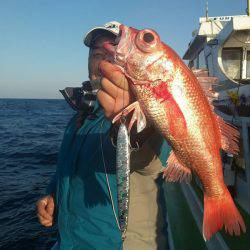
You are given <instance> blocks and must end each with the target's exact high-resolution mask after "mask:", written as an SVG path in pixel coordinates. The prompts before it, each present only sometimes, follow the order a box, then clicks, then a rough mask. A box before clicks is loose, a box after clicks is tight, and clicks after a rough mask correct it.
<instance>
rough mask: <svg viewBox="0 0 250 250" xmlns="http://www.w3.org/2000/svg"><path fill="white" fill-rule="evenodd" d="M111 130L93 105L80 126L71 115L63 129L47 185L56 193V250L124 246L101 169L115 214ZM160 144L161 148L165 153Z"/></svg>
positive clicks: (103, 248)
mask: <svg viewBox="0 0 250 250" xmlns="http://www.w3.org/2000/svg"><path fill="white" fill-rule="evenodd" d="M109 129H110V122H109V121H108V120H107V119H106V118H105V117H104V112H103V110H102V109H101V108H100V106H99V105H98V104H97V105H96V108H95V112H94V115H90V116H87V117H86V118H85V119H84V122H83V125H82V126H81V128H80V129H77V127H76V116H74V117H73V118H72V119H71V121H70V122H69V124H68V126H67V128H66V130H65V134H64V138H63V141H62V145H61V149H60V153H59V157H58V164H57V171H56V174H55V176H54V178H53V180H52V182H51V183H50V185H49V187H48V189H47V193H48V194H51V193H54V194H55V198H56V206H57V211H58V213H57V216H58V219H57V221H58V231H59V235H60V239H59V245H60V250H64V249H65V250H66V249H67V250H70V249H72V250H73V249H77V250H79V249H84V250H91V249H95V250H98V249H102V250H106V249H109V250H110V249H117V250H119V249H122V240H121V234H120V231H119V229H118V226H117V223H116V220H115V216H114V211H113V208H112V205H111V202H110V196H109V191H108V185H107V180H106V174H105V170H104V167H106V170H107V176H108V180H109V185H110V190H111V193H112V199H113V202H114V205H115V213H116V214H118V210H117V186H116V176H115V148H114V146H113V145H112V143H111V140H110V136H109ZM162 148H163V150H161V152H160V153H161V155H162V156H165V158H166V156H167V153H166V150H164V147H162ZM165 149H167V150H168V147H165ZM102 150H103V152H102ZM102 153H103V154H102ZM102 155H103V156H104V159H103V157H102ZM160 158H161V159H162V161H163V162H165V160H166V159H164V157H160ZM104 162H105V166H104Z"/></svg>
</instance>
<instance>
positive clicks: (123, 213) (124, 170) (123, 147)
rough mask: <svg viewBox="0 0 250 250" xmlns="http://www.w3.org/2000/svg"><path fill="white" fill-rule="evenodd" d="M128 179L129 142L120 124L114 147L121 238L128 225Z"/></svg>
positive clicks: (124, 128)
mask: <svg viewBox="0 0 250 250" xmlns="http://www.w3.org/2000/svg"><path fill="white" fill-rule="evenodd" d="M129 177H130V141H129V135H128V130H127V128H126V126H125V124H123V123H121V125H120V127H119V130H118V135H117V145H116V179H117V189H118V190H117V196H118V217H119V219H118V220H119V226H120V230H121V233H122V238H123V239H125V234H126V230H127V225H128V210H129Z"/></svg>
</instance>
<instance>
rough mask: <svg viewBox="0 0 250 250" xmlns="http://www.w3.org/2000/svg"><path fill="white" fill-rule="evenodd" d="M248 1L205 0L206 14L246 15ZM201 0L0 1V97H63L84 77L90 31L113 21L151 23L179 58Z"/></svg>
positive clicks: (202, 9)
mask: <svg viewBox="0 0 250 250" xmlns="http://www.w3.org/2000/svg"><path fill="white" fill-rule="evenodd" d="M246 2H247V1H246V0H209V16H224V15H225V16H230V15H242V14H245V9H246V6H247V3H246ZM205 6H206V1H205V0H174V1H173V0H171V1H170V0H151V1H148V0H144V1H142V0H127V1H125V0H123V1H119V0H118V1H113V0H112V1H97V0H88V1H84V0H81V1H80V0H72V1H66V0H53V1H51V0H0V98H61V95H60V93H59V89H63V88H65V87H66V86H76V87H77V86H80V85H81V83H82V82H83V81H85V80H87V79H88V69H87V59H88V48H87V47H85V46H84V45H83V42H82V41H83V37H84V34H85V33H86V32H88V30H90V29H92V28H93V27H95V26H100V25H102V24H104V23H106V22H109V21H112V20H116V21H119V22H121V23H124V24H125V25H127V26H131V27H135V28H137V29H143V28H152V29H154V30H156V31H157V33H158V34H159V35H160V37H161V40H162V41H164V42H165V43H166V44H168V45H170V46H171V47H172V48H173V49H174V50H175V51H177V53H178V54H179V55H180V56H181V57H182V56H183V54H184V52H185V50H186V49H187V46H188V43H189V41H190V40H191V38H192V36H191V34H192V31H193V30H194V29H197V28H198V25H199V17H201V16H204V14H205Z"/></svg>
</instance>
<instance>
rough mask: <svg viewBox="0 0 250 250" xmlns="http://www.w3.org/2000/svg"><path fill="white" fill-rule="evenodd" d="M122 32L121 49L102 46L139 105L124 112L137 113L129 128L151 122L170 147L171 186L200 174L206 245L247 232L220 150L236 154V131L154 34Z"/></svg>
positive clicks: (168, 176)
mask: <svg viewBox="0 0 250 250" xmlns="http://www.w3.org/2000/svg"><path fill="white" fill-rule="evenodd" d="M120 30H121V36H120V41H119V43H118V45H117V46H114V45H112V44H109V43H106V44H105V45H104V47H105V48H106V49H107V50H108V51H109V52H110V53H112V54H113V56H114V58H115V62H116V63H117V64H118V65H119V66H120V67H121V69H122V70H123V71H124V73H125V75H126V77H127V78H128V80H129V82H130V85H131V89H132V91H133V93H134V95H135V97H136V100H137V101H136V102H135V103H133V104H132V105H130V106H128V107H127V108H126V109H125V111H124V112H122V114H124V113H129V112H130V111H133V110H134V114H133V119H131V120H132V123H131V124H130V128H131V127H132V125H133V123H134V122H135V121H136V120H137V123H138V124H140V129H143V127H144V126H145V124H146V119H147V122H150V123H151V124H152V125H153V126H154V127H155V128H156V129H157V130H158V131H159V132H160V133H161V134H162V136H163V137H164V138H165V139H166V140H167V141H168V142H169V144H170V145H171V146H172V149H173V150H172V152H171V154H170V157H169V159H168V162H167V163H168V167H167V168H166V170H165V171H164V177H165V178H166V180H167V181H181V180H188V179H190V176H191V172H195V173H196V174H197V176H198V177H199V179H200V180H201V182H202V185H203V190H204V217H203V236H204V239H205V240H207V239H210V237H211V236H212V235H213V234H214V233H216V232H217V231H218V230H220V229H222V227H223V226H224V227H225V229H226V230H227V231H228V232H229V233H230V234H236V235H239V234H240V231H241V230H242V231H243V232H245V230H246V228H245V224H244V221H243V219H242V217H241V215H240V213H239V211H238V210H237V208H236V206H235V204H234V202H233V200H232V198H231V196H230V193H229V192H228V190H227V188H226V185H225V183H224V180H223V172H222V162H221V157H220V149H224V150H225V151H227V152H230V153H233V154H235V153H237V151H238V150H239V149H238V145H237V140H238V137H239V133H238V131H237V130H236V129H235V128H233V127H231V126H230V125H229V124H227V123H225V122H224V121H223V120H222V119H221V118H220V117H218V116H217V115H216V114H215V113H214V112H213V108H212V106H211V104H210V103H209V101H208V98H207V97H206V95H205V92H204V91H203V90H202V88H201V85H200V84H199V82H198V80H197V78H196V77H195V75H194V74H193V73H192V71H191V70H190V69H189V68H188V67H187V66H186V65H185V64H184V62H183V61H182V60H181V59H180V58H179V56H178V55H177V54H176V53H175V52H174V51H173V50H172V49H171V48H170V47H169V46H167V45H165V44H164V43H162V42H161V40H160V37H159V36H158V34H157V33H156V32H155V31H153V30H150V29H144V30H136V29H134V28H129V27H126V26H123V25H121V26H120ZM144 114H145V116H146V119H145V116H144ZM117 119H119V115H118V116H117V117H116V118H115V120H117ZM138 120H140V121H142V122H138Z"/></svg>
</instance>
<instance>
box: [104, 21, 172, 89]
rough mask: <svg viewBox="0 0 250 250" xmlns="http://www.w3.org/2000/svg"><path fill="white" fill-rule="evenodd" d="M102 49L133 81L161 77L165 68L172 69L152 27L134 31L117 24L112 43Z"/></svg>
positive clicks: (149, 80) (147, 80)
mask: <svg viewBox="0 0 250 250" xmlns="http://www.w3.org/2000/svg"><path fill="white" fill-rule="evenodd" d="M104 48H105V49H106V50H108V51H109V52H110V53H111V54H112V55H113V57H114V61H115V63H116V64H117V65H118V66H120V67H121V69H122V70H123V72H124V73H125V75H126V76H127V77H128V78H130V79H131V80H132V83H134V84H135V83H138V82H139V83H140V84H143V83H147V82H151V81H155V80H159V79H162V80H164V78H166V77H167V74H166V70H168V71H169V69H171V68H173V64H172V62H171V60H170V58H169V57H168V53H166V52H167V51H166V46H165V44H164V43H162V42H161V39H160V37H159V35H158V34H157V33H156V32H155V31H154V30H152V29H143V30H137V29H135V28H132V27H127V26H125V25H120V33H119V35H118V37H117V39H116V42H115V44H110V43H105V44H104ZM167 73H169V72H167Z"/></svg>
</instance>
